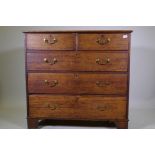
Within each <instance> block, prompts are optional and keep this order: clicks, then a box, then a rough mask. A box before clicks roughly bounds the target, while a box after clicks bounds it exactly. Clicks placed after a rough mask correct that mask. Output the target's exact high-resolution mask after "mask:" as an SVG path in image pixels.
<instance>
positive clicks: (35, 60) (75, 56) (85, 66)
mask: <svg viewBox="0 0 155 155" xmlns="http://www.w3.org/2000/svg"><path fill="white" fill-rule="evenodd" d="M127 66H128V53H101V52H91V53H87V52H73V51H70V52H69V51H67V52H62V51H57V52H50V53H49V52H47V51H46V52H40V53H35V52H34V53H27V68H28V70H52V71H61V70H64V71H127Z"/></svg>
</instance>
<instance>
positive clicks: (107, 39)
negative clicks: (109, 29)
mask: <svg viewBox="0 0 155 155" xmlns="http://www.w3.org/2000/svg"><path fill="white" fill-rule="evenodd" d="M78 42H79V45H78V50H128V42H129V34H123V33H119V34H105V33H103V34H102V33H100V34H99V33H82V34H79V36H78Z"/></svg>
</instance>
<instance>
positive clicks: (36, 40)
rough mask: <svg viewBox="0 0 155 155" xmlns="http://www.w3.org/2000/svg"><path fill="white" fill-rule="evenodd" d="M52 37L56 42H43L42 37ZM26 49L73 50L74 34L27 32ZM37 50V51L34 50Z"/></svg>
mask: <svg viewBox="0 0 155 155" xmlns="http://www.w3.org/2000/svg"><path fill="white" fill-rule="evenodd" d="M50 36H52V37H54V38H55V39H56V40H57V42H56V43H54V44H48V43H45V42H44V38H47V39H49V38H50ZM27 49H33V50H74V49H75V34H74V33H70V34H66V33H61V34H59V33H40V34H35V35H33V34H31V33H29V34H27ZM36 52H37V51H36Z"/></svg>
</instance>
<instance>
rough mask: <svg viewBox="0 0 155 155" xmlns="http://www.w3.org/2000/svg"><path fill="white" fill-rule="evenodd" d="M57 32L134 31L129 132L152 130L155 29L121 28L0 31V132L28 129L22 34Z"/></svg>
mask: <svg viewBox="0 0 155 155" xmlns="http://www.w3.org/2000/svg"><path fill="white" fill-rule="evenodd" d="M59 29H60V30H66V29H69V30H71V29H72V30H73V29H76V30H77V29H78V30H79V29H84V30H85V29H92V30H96V29H110V30H111V29H115V30H116V29H117V30H118V29H130V30H133V33H132V42H131V43H132V45H131V73H130V106H129V119H130V121H129V128H131V129H132V128H137V129H139V128H155V27H121V26H119V27H104V26H103V27H96V26H95V27H89V26H88V27H71V26H70V27H36V26H35V27H0V128H26V127H27V126H26V95H25V94H26V92H25V71H24V34H23V33H22V32H23V31H27V30H59ZM50 128H54V127H50ZM57 128H59V127H57ZM60 128H62V127H60ZM63 128H65V127H63ZM76 128H77V127H76Z"/></svg>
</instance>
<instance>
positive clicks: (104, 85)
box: [96, 81, 111, 87]
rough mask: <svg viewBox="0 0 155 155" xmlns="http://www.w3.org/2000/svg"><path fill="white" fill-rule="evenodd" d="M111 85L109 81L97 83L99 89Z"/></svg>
mask: <svg viewBox="0 0 155 155" xmlns="http://www.w3.org/2000/svg"><path fill="white" fill-rule="evenodd" d="M110 84H111V83H110V82H108V81H106V82H104V81H97V82H96V85H97V86H98V87H106V86H109V85H110Z"/></svg>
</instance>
